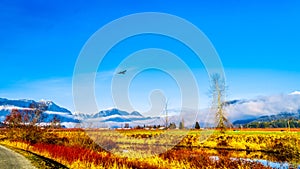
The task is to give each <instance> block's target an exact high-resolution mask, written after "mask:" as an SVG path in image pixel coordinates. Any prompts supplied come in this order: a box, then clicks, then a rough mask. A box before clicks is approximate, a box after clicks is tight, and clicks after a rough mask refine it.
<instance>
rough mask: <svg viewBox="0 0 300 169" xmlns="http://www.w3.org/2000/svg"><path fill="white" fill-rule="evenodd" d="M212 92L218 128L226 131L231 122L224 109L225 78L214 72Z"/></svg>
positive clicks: (212, 107) (212, 108) (213, 109)
mask: <svg viewBox="0 0 300 169" xmlns="http://www.w3.org/2000/svg"><path fill="white" fill-rule="evenodd" d="M210 92H211V97H212V106H211V110H212V112H213V113H215V121H216V125H217V128H218V129H220V131H221V132H222V133H224V132H225V131H226V128H227V126H228V125H230V122H229V121H228V119H227V117H226V113H225V110H224V107H225V94H226V85H225V80H224V78H223V77H221V76H220V75H219V74H213V75H212V76H211V86H210Z"/></svg>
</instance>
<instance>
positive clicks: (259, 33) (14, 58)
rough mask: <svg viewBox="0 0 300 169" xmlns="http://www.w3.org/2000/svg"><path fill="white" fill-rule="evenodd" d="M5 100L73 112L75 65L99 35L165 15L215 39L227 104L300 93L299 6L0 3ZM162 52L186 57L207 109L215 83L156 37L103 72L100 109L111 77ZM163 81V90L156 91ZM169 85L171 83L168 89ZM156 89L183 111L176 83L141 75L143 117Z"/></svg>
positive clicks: (133, 92) (137, 88) (116, 57)
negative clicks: (145, 55)
mask: <svg viewBox="0 0 300 169" xmlns="http://www.w3.org/2000/svg"><path fill="white" fill-rule="evenodd" d="M0 10H1V13H0V21H1V23H0V24H1V26H0V37H1V41H0V56H1V68H0V70H1V78H0V97H7V98H12V99H21V98H28V99H35V100H40V99H46V100H53V101H55V102H57V103H58V104H59V105H61V106H64V107H67V108H69V109H71V110H73V109H74V108H73V102H72V75H73V70H74V65H75V63H76V59H77V57H78V55H79V53H80V51H81V49H82V47H83V45H84V44H85V42H86V41H87V40H88V39H89V37H90V36H91V35H93V33H94V32H96V31H97V30H98V29H99V28H101V27H102V26H104V25H105V24H107V23H109V22H110V21H113V20H115V19H117V18H120V17H122V16H126V15H129V14H133V13H138V12H164V13H169V14H172V15H176V16H179V17H181V18H184V19H186V20H188V21H190V22H191V23H193V24H194V25H195V26H197V27H198V28H199V29H200V30H202V31H203V32H204V33H205V34H206V36H207V37H208V38H209V39H210V41H211V42H212V44H213V45H214V47H215V48H216V50H217V52H218V54H219V56H220V58H221V60H222V63H223V66H224V70H225V75H226V82H227V85H228V87H229V88H228V98H229V99H238V98H253V97H256V96H261V95H272V94H280V93H290V92H293V91H295V90H300V78H299V77H300V66H299V63H300V57H299V56H300V48H299V47H300V41H299V39H300V33H299V30H300V2H299V1H298V0H290V1H286V2H283V1H272V3H270V2H268V1H263V2H262V1H259V0H254V1H253V0H251V1H250V0H249V1H238V0H237V1H216V0H215V1H196V0H195V1H189V2H186V1H171V0H165V1H160V0H153V1H125V0H120V1H108V0H103V1H89V3H87V2H86V1H81V0H79V1H71V0H68V1H61V0H53V1H31V0H26V1H25V0H24V1H20V0H15V1H9V0H3V1H1V2H0ZM149 47H155V48H162V49H165V50H170V51H172V52H173V53H176V54H178V55H180V56H182V59H183V60H184V61H185V62H186V63H187V65H188V66H189V67H190V68H191V69H192V71H193V73H195V74H198V75H199V76H197V82H198V84H199V86H200V91H199V93H200V96H201V97H202V98H203V99H201V100H202V102H201V106H202V107H205V106H207V104H208V103H209V101H208V98H207V92H208V77H207V75H206V74H205V71H204V69H203V65H202V63H201V62H200V61H199V60H197V59H196V57H195V56H193V53H192V52H190V51H189V50H188V49H186V47H185V46H183V45H180V44H178V43H177V42H175V41H172V40H170V39H168V38H164V37H158V36H155V35H145V36H137V37H134V38H131V39H128V40H125V41H123V42H121V43H120V44H118V45H117V46H116V47H115V48H113V49H112V50H111V52H110V53H109V54H107V56H106V57H105V60H103V63H101V65H100V66H99V75H98V76H97V77H98V78H97V79H96V84H98V85H97V86H96V95H97V98H98V102H99V103H98V105H99V107H100V108H107V107H113V106H114V105H113V104H112V103H111V100H110V99H109V96H110V93H109V92H108V91H110V90H109V88H108V87H109V84H110V79H111V76H112V75H113V72H114V71H115V68H116V67H117V66H118V64H119V63H120V62H121V61H122V59H124V58H125V57H126V56H127V55H129V54H130V53H132V52H134V51H136V50H140V49H143V48H149ZM153 78H155V79H161V80H160V82H161V83H158V82H157V83H153V84H152V83H151V81H153ZM164 80H165V81H164ZM152 89H161V90H162V91H164V93H165V94H166V97H167V98H169V99H170V106H171V107H177V106H178V104H179V102H180V101H179V100H180V99H178V95H179V94H180V93H179V92H180V91H178V89H176V83H175V82H174V81H172V79H171V78H170V77H167V75H166V74H164V73H162V72H158V71H151V70H150V71H148V72H144V73H141V74H140V75H139V76H137V78H136V79H134V81H133V82H132V86H131V87H130V89H129V92H130V96H131V100H132V104H133V105H134V107H135V108H136V109H137V110H140V111H146V110H147V109H149V106H150V105H149V103H148V98H147V97H148V96H149V92H151V91H152Z"/></svg>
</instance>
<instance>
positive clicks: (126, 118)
mask: <svg viewBox="0 0 300 169" xmlns="http://www.w3.org/2000/svg"><path fill="white" fill-rule="evenodd" d="M77 117H79V118H80V119H81V120H88V119H90V120H91V119H92V120H94V121H96V120H97V121H99V122H133V121H140V120H149V119H151V118H150V117H144V116H143V115H141V114H140V113H139V112H137V111H133V112H131V113H128V112H126V111H123V110H119V109H116V108H112V109H107V110H101V111H100V112H98V113H96V114H90V115H89V114H78V113H77Z"/></svg>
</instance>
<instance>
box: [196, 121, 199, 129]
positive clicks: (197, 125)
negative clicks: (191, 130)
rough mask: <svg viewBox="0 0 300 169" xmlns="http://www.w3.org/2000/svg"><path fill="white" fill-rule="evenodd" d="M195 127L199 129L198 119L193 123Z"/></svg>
mask: <svg viewBox="0 0 300 169" xmlns="http://www.w3.org/2000/svg"><path fill="white" fill-rule="evenodd" d="M195 129H200V124H199V122H198V121H196V124H195Z"/></svg>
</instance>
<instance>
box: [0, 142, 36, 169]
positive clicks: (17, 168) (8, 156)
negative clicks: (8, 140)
mask: <svg viewBox="0 0 300 169" xmlns="http://www.w3.org/2000/svg"><path fill="white" fill-rule="evenodd" d="M0 168H1V169H35V167H33V166H32V165H31V163H30V161H28V160H27V159H26V158H25V157H23V156H22V155H20V154H18V153H16V152H14V151H12V150H10V149H8V148H6V147H3V146H1V145H0Z"/></svg>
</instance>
